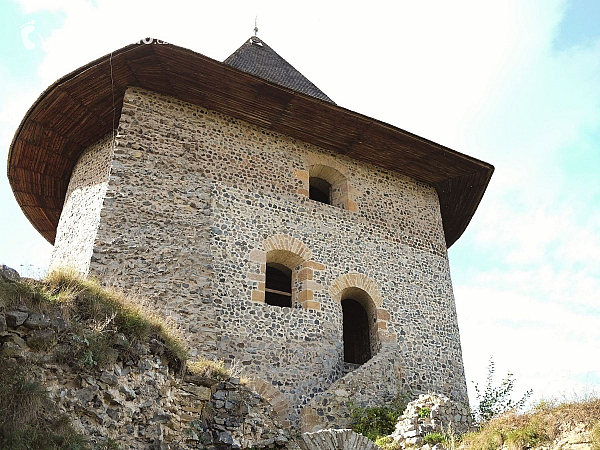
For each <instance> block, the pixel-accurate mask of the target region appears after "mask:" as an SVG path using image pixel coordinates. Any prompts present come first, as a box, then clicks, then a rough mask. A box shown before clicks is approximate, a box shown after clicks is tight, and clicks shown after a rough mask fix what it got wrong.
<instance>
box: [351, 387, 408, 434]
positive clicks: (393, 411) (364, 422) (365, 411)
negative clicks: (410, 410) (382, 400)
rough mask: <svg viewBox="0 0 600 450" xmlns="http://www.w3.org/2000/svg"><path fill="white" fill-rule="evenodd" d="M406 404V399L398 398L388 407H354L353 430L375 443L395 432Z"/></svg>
mask: <svg viewBox="0 0 600 450" xmlns="http://www.w3.org/2000/svg"><path fill="white" fill-rule="evenodd" d="M406 404H407V402H406V399H405V398H403V397H398V398H396V399H395V400H394V401H393V402H392V403H390V404H389V405H386V406H377V407H373V408H360V407H354V408H352V413H351V416H350V417H351V420H352V425H351V428H352V430H354V431H356V432H357V433H361V434H363V435H364V436H366V437H367V438H369V439H370V440H371V441H373V442H375V441H376V440H377V439H378V438H380V437H384V436H387V435H389V434H391V433H392V432H393V431H394V428H395V427H396V422H398V418H399V417H400V416H401V415H402V413H403V412H404V410H405V409H406Z"/></svg>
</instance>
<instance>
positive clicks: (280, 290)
mask: <svg viewBox="0 0 600 450" xmlns="http://www.w3.org/2000/svg"><path fill="white" fill-rule="evenodd" d="M265 303H266V304H267V305H273V306H286V307H291V306H292V271H291V269H288V268H287V267H285V266H284V265H282V264H274V263H269V264H267V279H266V280H265Z"/></svg>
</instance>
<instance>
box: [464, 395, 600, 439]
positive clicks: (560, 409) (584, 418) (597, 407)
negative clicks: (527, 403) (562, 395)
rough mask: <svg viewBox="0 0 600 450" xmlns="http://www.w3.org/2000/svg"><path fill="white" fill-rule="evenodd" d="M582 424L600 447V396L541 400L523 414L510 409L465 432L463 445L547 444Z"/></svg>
mask: <svg viewBox="0 0 600 450" xmlns="http://www.w3.org/2000/svg"><path fill="white" fill-rule="evenodd" d="M578 425H580V426H583V427H584V428H585V429H586V430H587V432H588V434H589V436H590V437H589V441H590V443H591V445H592V448H593V449H594V450H600V398H587V399H583V400H579V401H576V402H563V403H560V402H556V401H542V402H540V403H538V404H537V405H536V406H535V407H534V408H533V409H532V410H531V411H529V412H527V413H524V414H517V413H515V412H509V413H506V414H503V415H501V416H498V417H495V418H493V419H491V420H489V421H488V422H485V423H484V424H483V425H482V426H481V428H480V429H479V430H478V431H477V432H473V433H468V434H466V435H465V436H463V439H462V443H461V448H465V449H473V450H494V449H500V448H502V447H505V448H510V449H525V448H533V447H537V446H540V445H548V444H550V443H551V442H552V441H554V440H555V439H557V438H559V437H560V436H561V434H562V433H564V432H568V431H570V430H572V429H574V428H575V427H576V426H578Z"/></svg>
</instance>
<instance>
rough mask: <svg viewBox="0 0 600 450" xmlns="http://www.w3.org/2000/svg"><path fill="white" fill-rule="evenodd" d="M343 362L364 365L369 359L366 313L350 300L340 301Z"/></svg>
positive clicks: (368, 329)
mask: <svg viewBox="0 0 600 450" xmlns="http://www.w3.org/2000/svg"><path fill="white" fill-rule="evenodd" d="M342 315H343V338H344V362H347V363H352V364H364V363H366V362H367V361H368V360H369V359H371V356H372V355H371V330H370V326H369V316H368V314H367V311H366V310H365V308H364V307H363V305H361V304H360V303H359V302H358V301H356V300H354V299H352V298H346V299H344V300H342Z"/></svg>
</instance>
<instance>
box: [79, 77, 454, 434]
mask: <svg viewBox="0 0 600 450" xmlns="http://www.w3.org/2000/svg"><path fill="white" fill-rule="evenodd" d="M315 167H317V168H318V172H319V174H322V176H328V175H327V174H335V179H332V180H331V181H332V182H333V184H334V185H335V186H336V199H338V200H339V202H338V204H337V206H331V205H325V204H322V203H318V202H315V201H313V200H310V199H309V198H308V197H307V195H308V182H309V176H310V174H311V171H312V173H314V172H315V170H316V169H315ZM323 167H327V168H330V170H325V169H323ZM332 176H333V175H332ZM338 200H336V201H338ZM270 261H272V262H282V261H283V262H285V263H286V264H289V265H290V266H291V267H289V268H290V269H293V299H294V303H293V307H292V308H280V307H276V306H270V305H266V304H265V303H264V298H265V267H266V263H267V262H270ZM90 273H91V274H93V275H96V276H99V277H100V278H102V279H107V278H108V279H112V280H113V282H115V283H116V284H118V285H120V286H121V287H123V288H125V289H126V290H139V291H141V292H143V294H144V295H145V296H147V297H149V298H151V299H152V300H153V301H154V302H155V303H156V304H157V306H159V307H160V308H161V309H162V310H163V311H164V312H165V313H169V314H171V315H173V316H174V317H175V319H176V320H177V321H178V322H179V323H180V324H181V325H182V327H183V330H184V332H185V333H186V336H187V338H188V340H189V343H190V345H191V346H192V347H193V351H194V352H196V353H199V352H201V353H203V354H205V355H209V356H210V355H212V356H215V357H219V358H222V359H225V360H226V361H227V362H233V361H237V362H238V363H240V364H241V365H243V366H244V368H245V371H246V373H248V374H249V375H257V376H260V377H262V378H264V379H265V380H267V381H268V382H271V383H272V384H273V385H274V386H275V387H276V388H277V389H279V390H280V391H281V392H282V393H283V394H284V395H285V396H286V397H287V398H288V399H289V403H290V405H291V410H290V412H289V418H290V419H291V421H292V422H295V423H297V422H298V419H299V412H300V409H301V408H302V406H304V405H305V404H307V403H309V402H310V401H311V399H312V398H314V397H315V396H317V395H318V394H319V392H322V391H324V390H326V389H327V388H328V387H329V385H331V383H333V382H334V381H335V380H336V379H338V378H340V377H341V375H342V359H343V343H342V308H341V304H340V302H341V300H343V299H344V296H345V295H346V296H347V295H352V296H355V295H358V296H359V297H360V298H361V301H362V302H363V303H364V304H363V306H365V307H366V308H368V310H369V311H371V312H372V315H371V319H372V321H371V324H370V327H371V339H372V343H371V344H372V348H373V349H374V350H377V349H378V348H379V347H380V346H381V344H382V343H394V344H395V345H396V348H397V353H396V354H397V356H398V358H399V360H400V361H401V364H402V367H403V370H404V372H403V379H402V383H403V385H404V387H405V388H406V389H407V390H410V391H412V392H415V393H419V392H426V391H428V390H436V391H441V392H443V393H445V394H447V395H449V396H452V397H453V398H457V399H462V400H466V385H465V381H464V373H463V365H462V356H461V350H460V341H459V334H458V327H457V322H456V312H455V307H454V299H453V294H452V286H451V280H450V274H449V267H448V260H447V255H446V248H445V241H444V235H443V229H442V223H441V216H440V212H439V204H438V199H437V195H436V193H435V190H434V189H433V188H432V187H430V186H427V185H424V184H422V183H418V182H416V181H414V180H412V179H410V178H407V177H404V176H402V175H399V174H396V173H393V172H390V171H386V170H384V169H380V168H377V167H374V166H370V165H366V164H362V163H360V162H357V161H355V160H352V159H351V158H347V157H344V156H340V155H334V154H332V153H330V152H327V151H325V150H323V149H320V148H318V147H315V146H313V145H309V144H306V143H303V142H301V141H298V140H295V139H292V138H289V137H287V136H284V135H280V134H277V133H273V132H270V131H268V130H265V129H261V128H259V127H255V126H251V125H249V124H247V123H244V122H242V121H239V120H236V119H233V118H231V117H228V116H224V115H221V114H218V113H215V112H212V111H209V110H206V109H202V108H199V107H196V106H193V105H190V104H186V103H184V102H181V101H179V100H175V99H173V98H169V97H166V96H162V95H158V94H154V93H151V92H148V91H144V90H141V89H138V88H130V89H128V91H127V92H126V94H125V99H124V104H123V110H122V116H121V119H120V125H119V137H118V142H117V145H116V147H115V150H114V159H113V162H112V166H111V175H110V179H109V186H108V190H107V194H106V198H105V201H104V207H103V209H102V212H101V219H100V226H99V229H98V233H97V237H96V242H95V246H94V253H93V257H92V263H91V268H90Z"/></svg>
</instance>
